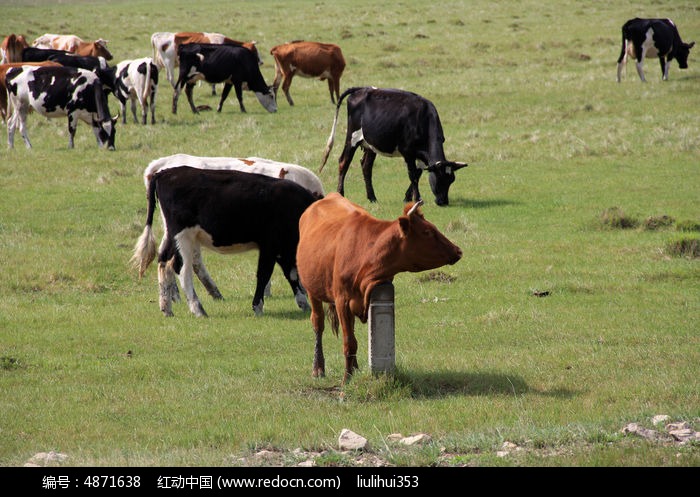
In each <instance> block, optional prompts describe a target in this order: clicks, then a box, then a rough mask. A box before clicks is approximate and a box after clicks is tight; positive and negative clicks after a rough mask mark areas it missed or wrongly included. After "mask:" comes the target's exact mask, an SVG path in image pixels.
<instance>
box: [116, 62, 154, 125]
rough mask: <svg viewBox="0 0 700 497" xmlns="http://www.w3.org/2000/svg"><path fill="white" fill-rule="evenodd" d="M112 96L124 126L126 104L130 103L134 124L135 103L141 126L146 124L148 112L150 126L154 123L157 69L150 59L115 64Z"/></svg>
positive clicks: (135, 120) (135, 118) (136, 120)
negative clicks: (138, 107)
mask: <svg viewBox="0 0 700 497" xmlns="http://www.w3.org/2000/svg"><path fill="white" fill-rule="evenodd" d="M115 72H116V75H115V90H114V96H115V97H117V100H119V105H120V109H121V115H122V122H123V123H124V124H126V103H127V101H131V113H132V114H133V115H134V122H135V123H138V122H139V119H138V117H137V116H136V102H138V104H139V106H140V108H141V124H147V122H148V111H149V110H150V112H151V124H155V123H156V93H157V90H158V68H157V67H156V65H155V64H154V63H153V59H152V58H150V57H143V58H141V59H134V60H123V61H121V62H120V63H118V64H117V67H116V71H115Z"/></svg>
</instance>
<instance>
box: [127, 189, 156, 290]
mask: <svg viewBox="0 0 700 497" xmlns="http://www.w3.org/2000/svg"><path fill="white" fill-rule="evenodd" d="M155 209H156V178H153V179H152V180H151V182H150V184H149V185H148V214H146V226H145V227H144V229H143V233H141V236H140V237H139V239H138V240H137V241H136V245H134V255H132V256H131V260H130V261H129V262H130V263H131V265H132V266H133V267H134V268H136V269H138V270H139V278H141V277H142V276H143V274H144V273H145V272H146V269H147V268H148V265H149V264H150V263H151V262H153V259H155V257H156V238H155V236H154V235H153V214H154V212H155Z"/></svg>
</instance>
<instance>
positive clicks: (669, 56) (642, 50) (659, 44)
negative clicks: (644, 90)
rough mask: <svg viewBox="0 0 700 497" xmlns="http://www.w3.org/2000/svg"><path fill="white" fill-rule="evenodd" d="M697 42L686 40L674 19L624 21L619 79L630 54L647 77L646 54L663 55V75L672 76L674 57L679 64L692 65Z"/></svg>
mask: <svg viewBox="0 0 700 497" xmlns="http://www.w3.org/2000/svg"><path fill="white" fill-rule="evenodd" d="M694 45H695V42H692V43H684V42H683V40H681V35H680V34H678V28H676V25H675V24H674V23H673V21H672V20H671V19H640V18H639V17H635V18H634V19H630V20H629V21H627V22H626V23H625V24H623V25H622V50H621V51H620V57H618V59H617V81H618V83H619V82H620V75H621V74H622V69H623V67H625V64H626V63H627V56H628V55H630V56H632V57H634V58H635V59H636V60H637V73H639V77H640V79H641V80H642V81H646V78H645V77H644V70H643V69H642V63H643V62H644V58H645V57H654V56H658V57H659V62H660V63H661V77H662V79H663V80H664V81H667V80H668V69H669V67H670V66H671V61H672V60H673V59H676V60H677V61H678V67H680V68H681V69H687V68H688V55H689V54H690V49H691V48H693V46H694Z"/></svg>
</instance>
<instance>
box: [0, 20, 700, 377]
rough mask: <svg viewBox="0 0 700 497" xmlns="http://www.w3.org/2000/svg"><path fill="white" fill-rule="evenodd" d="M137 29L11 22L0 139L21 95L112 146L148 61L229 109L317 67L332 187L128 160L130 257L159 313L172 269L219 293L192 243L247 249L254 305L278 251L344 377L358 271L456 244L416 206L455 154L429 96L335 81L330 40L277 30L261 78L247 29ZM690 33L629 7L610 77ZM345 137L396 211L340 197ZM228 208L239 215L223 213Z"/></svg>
mask: <svg viewBox="0 0 700 497" xmlns="http://www.w3.org/2000/svg"><path fill="white" fill-rule="evenodd" d="M151 45H152V48H153V57H143V58H140V59H134V60H124V61H121V62H119V63H117V64H116V65H114V66H110V65H109V64H108V61H111V60H112V59H113V56H112V54H111V53H110V52H109V51H108V49H107V42H106V41H105V40H102V39H98V40H96V41H94V42H85V41H83V40H81V39H80V38H78V37H76V36H59V35H51V34H46V35H44V36H41V37H39V38H37V39H36V40H35V41H34V42H33V44H32V46H29V44H28V43H27V41H26V40H25V39H24V37H23V36H21V35H14V34H13V35H9V36H7V37H6V38H5V39H4V41H3V43H2V47H1V54H0V55H1V56H2V64H1V65H0V114H1V117H2V119H3V120H6V121H7V129H8V146H9V147H10V148H12V147H13V143H14V134H15V130H16V128H17V127H18V126H19V130H20V133H21V135H22V137H23V139H24V142H25V144H26V146H27V147H28V148H31V144H30V141H29V137H28V135H27V127H26V117H27V114H28V112H29V110H30V109H34V110H35V111H36V112H37V113H39V114H41V115H43V116H46V117H49V118H53V117H67V118H68V129H69V147H70V148H73V142H74V136H75V132H76V127H77V122H78V120H82V121H85V122H86V123H88V124H90V125H91V126H92V129H93V132H94V134H95V136H96V139H97V143H98V145H99V146H101V147H107V148H109V149H112V150H113V149H114V148H115V145H114V142H115V130H116V124H117V122H118V119H119V115H121V116H122V123H124V124H125V123H126V120H127V119H126V114H127V112H126V105H127V103H128V102H131V110H132V114H133V118H134V122H136V123H138V122H141V123H142V124H147V122H148V112H149V111H150V114H151V124H155V122H156V119H155V99H156V94H157V91H158V77H159V71H161V70H163V69H164V70H165V72H166V78H167V80H168V82H169V83H170V84H171V85H172V87H173V100H172V112H173V113H177V101H178V97H179V94H180V93H181V91H182V89H183V88H184V89H185V94H186V96H187V99H188V102H189V105H190V108H191V110H192V112H194V113H198V112H199V110H200V109H201V107H198V106H196V105H195V104H194V102H193V96H192V93H193V91H192V90H193V88H194V85H195V84H196V82H197V81H200V80H202V81H205V82H207V83H210V84H211V85H212V92H214V94H215V92H216V88H215V85H216V84H220V83H223V89H222V90H221V97H220V101H219V105H218V109H217V110H218V111H219V112H220V111H221V109H222V106H223V103H224V101H225V100H226V98H227V96H228V94H229V93H230V91H231V89H232V88H234V89H235V91H236V97H237V98H238V102H239V106H240V109H241V111H242V112H246V109H245V106H244V104H243V91H244V90H248V91H252V92H254V93H255V95H256V97H257V98H258V101H259V102H260V104H261V105H262V106H263V107H264V108H265V109H266V110H267V111H269V112H276V110H277V90H278V88H279V86H280V83H281V86H282V90H283V92H284V94H285V97H286V99H287V102H288V103H289V105H290V106H293V105H294V101H293V100H292V97H291V95H290V93H289V88H290V84H291V81H292V78H293V77H294V76H295V75H297V76H300V77H310V78H319V79H321V80H324V79H325V80H327V81H328V89H329V93H330V98H331V102H332V103H333V104H334V105H335V106H336V110H335V118H334V121H333V126H332V130H331V134H330V137H329V139H328V142H327V145H326V149H325V151H324V155H323V161H322V165H321V168H323V165H325V163H326V161H327V159H328V156H329V154H330V151H331V149H332V146H333V142H334V136H335V130H336V125H337V121H338V115H339V112H340V108H341V105H342V102H343V101H344V100H345V99H346V97H347V101H346V104H347V116H348V121H347V122H348V126H347V133H346V138H345V145H344V149H343V151H342V153H341V155H340V158H339V161H338V184H337V191H336V192H331V193H328V194H326V192H325V191H324V189H323V185H322V184H321V181H320V180H319V178H318V177H317V176H316V175H315V174H314V173H313V172H311V171H310V170H308V169H306V168H304V167H302V166H298V165H295V164H287V163H281V162H276V161H271V160H268V159H262V158H258V157H248V158H234V157H196V156H190V155H185V154H176V155H172V156H168V157H162V158H159V159H156V160H154V161H152V162H151V163H150V164H149V165H148V167H147V168H146V169H145V171H144V183H145V186H146V192H147V203H148V205H147V218H146V224H145V227H144V230H143V233H142V235H141V236H140V237H139V239H138V241H137V242H136V245H135V247H134V253H133V257H132V263H133V264H134V266H135V267H137V268H138V271H139V275H140V276H143V274H144V272H145V271H146V269H147V267H148V266H149V265H150V263H151V262H152V261H153V260H155V258H156V256H157V259H158V283H159V306H160V309H161V311H162V312H163V313H164V314H165V315H166V316H172V302H173V301H176V300H178V299H179V298H180V297H179V291H178V286H177V283H176V279H175V275H176V274H177V275H178V277H179V282H180V284H181V286H182V290H183V292H184V294H185V297H186V299H187V303H188V306H189V309H190V311H191V312H192V313H193V314H194V315H196V316H206V315H207V314H206V312H205V311H204V308H203V306H202V304H201V302H200V300H199V298H198V297H197V294H196V292H195V289H194V282H193V279H194V276H195V275H196V276H197V278H198V279H199V280H200V281H201V283H202V284H203V286H204V288H205V289H206V290H207V292H208V293H209V294H210V296H211V297H213V298H215V299H221V298H222V295H221V292H220V291H219V289H218V287H217V286H216V284H215V283H214V281H213V279H212V278H211V276H210V275H209V273H208V271H207V269H206V267H205V266H204V262H203V260H202V255H201V247H202V246H204V247H206V248H207V249H210V250H213V251H216V252H219V253H223V254H231V253H238V252H243V251H247V250H252V249H255V250H257V251H258V253H259V254H258V267H257V272H256V277H257V284H256V288H255V293H254V296H253V301H252V308H253V311H254V313H255V315H257V316H260V315H262V314H263V304H264V297H265V296H266V295H269V291H270V290H269V287H270V285H269V281H270V277H271V275H272V272H273V269H274V266H275V264H278V265H279V266H280V268H281V269H282V271H283V273H284V276H285V278H286V279H287V281H288V282H289V285H290V287H291V289H292V292H293V294H294V298H295V302H296V304H297V306H298V307H299V308H300V309H302V310H309V309H310V310H311V323H312V328H313V330H314V332H315V334H316V345H315V353H314V361H313V375H314V376H319V375H320V376H322V375H324V374H325V364H324V357H323V346H322V334H323V330H324V319H325V312H324V309H323V306H324V304H325V305H327V309H328V316H329V320H330V323H331V327H332V329H333V331H334V332H335V333H336V334H337V333H338V327H339V325H340V326H341V327H342V331H343V347H344V355H345V375H344V379H343V382H345V381H347V380H349V379H350V377H351V375H352V374H353V371H354V370H355V369H357V358H356V353H357V340H356V339H355V335H354V321H355V318H358V319H360V321H361V322H363V323H364V322H366V321H367V317H368V312H369V303H370V298H371V293H372V290H373V289H374V287H375V286H376V285H378V284H380V283H384V282H391V281H393V278H394V276H395V275H396V274H398V273H401V272H419V271H426V270H430V269H435V268H438V267H441V266H444V265H447V264H455V263H456V262H457V261H459V260H460V258H461V257H462V251H461V249H460V248H459V247H457V246H456V245H455V244H453V243H452V242H451V241H450V240H448V239H447V238H446V237H445V236H444V235H443V234H442V233H441V232H440V231H439V230H438V228H437V227H436V226H435V225H433V224H432V223H430V222H429V221H427V220H426V219H425V218H424V216H423V214H422V212H421V208H420V206H421V204H422V202H423V201H422V199H421V195H420V191H419V188H418V183H419V179H420V177H421V174H422V172H423V171H424V170H425V171H427V174H428V178H429V184H430V187H431V190H432V193H433V195H434V197H435V203H436V204H437V205H440V206H447V205H449V196H448V193H449V188H450V185H451V184H452V183H453V182H454V181H455V171H457V170H459V169H461V168H463V167H465V166H466V165H467V164H466V163H463V162H456V161H450V160H447V159H446V157H445V153H444V150H443V143H444V141H445V137H444V134H443V129H442V125H441V122H440V117H439V115H438V112H437V110H436V108H435V106H434V105H433V103H432V102H430V101H429V100H427V99H425V98H423V97H422V96H420V95H417V94H415V93H412V92H408V91H404V90H398V89H381V88H374V87H353V88H349V89H347V90H346V91H344V92H343V93H341V92H340V78H341V76H342V74H343V71H344V69H345V59H344V58H343V54H342V52H341V50H340V48H339V47H338V46H337V45H333V44H327V43H319V42H309V41H293V42H290V43H286V44H283V45H278V46H276V47H274V48H272V50H271V51H270V53H271V55H272V56H273V58H274V60H275V77H274V82H273V84H272V85H267V83H266V82H265V79H264V77H263V75H262V74H261V72H260V65H261V64H262V62H261V58H260V55H259V53H258V51H257V46H256V43H255V42H240V41H236V40H233V39H231V38H228V37H226V36H224V35H222V34H219V33H189V32H182V33H154V34H153V35H152V37H151ZM693 45H694V43H685V42H683V41H682V40H681V37H680V35H679V34H678V30H677V28H676V26H675V24H674V23H673V22H672V21H671V20H670V19H639V18H635V19H632V20H630V21H628V22H626V23H625V24H624V25H623V27H622V49H621V53H620V56H619V59H618V68H617V79H618V81H620V78H621V72H622V69H623V67H624V64H625V62H626V59H627V57H634V58H635V59H636V64H637V71H638V73H639V77H640V79H641V80H642V81H645V76H644V72H643V70H642V63H643V61H644V59H645V58H646V57H653V56H655V55H656V56H658V58H659V61H660V63H661V71H662V78H663V79H664V80H667V79H668V70H669V64H670V61H671V60H673V59H674V58H675V59H676V60H677V61H678V64H679V66H680V67H681V68H687V59H688V55H689V52H690V49H691V48H692V47H693ZM176 67H179V72H178V75H177V78H176V77H175V68H176ZM109 94H112V95H114V96H115V98H116V99H117V100H118V101H119V105H120V113H119V114H118V115H117V116H116V117H112V116H111V114H110V112H109V106H108V101H107V96H108V95H109ZM137 103H138V104H139V106H140V108H141V116H140V119H139V118H138V117H137V112H136V104H137ZM358 147H361V148H362V151H363V157H362V159H361V166H362V174H363V178H364V182H365V188H366V195H367V198H368V199H369V200H370V201H372V202H374V201H376V200H377V199H376V196H375V193H374V188H373V185H372V167H373V163H374V160H375V158H376V156H377V154H380V155H384V156H401V157H403V159H404V162H405V164H406V167H407V170H408V176H409V179H410V184H409V187H408V189H407V190H406V193H405V196H404V202H405V206H404V209H403V213H402V215H400V216H399V217H398V218H397V219H396V220H393V221H384V220H380V219H377V218H374V217H373V216H371V215H370V214H369V213H368V212H367V211H366V210H365V209H363V208H362V207H360V206H359V205H357V204H355V203H353V202H351V201H349V200H347V199H345V197H344V181H345V176H346V173H347V171H348V168H349V166H350V163H351V162H352V159H353V156H354V154H355V152H356V150H357V148H358ZM156 206H158V207H159V210H160V212H161V217H162V220H163V225H164V234H163V238H162V240H161V242H160V246H159V247H158V249H157V250H156V240H155V237H154V234H153V229H152V225H153V217H154V214H155V210H156ZM238 212H246V216H239V215H236V213H238ZM307 299H308V300H307ZM309 302H310V303H309Z"/></svg>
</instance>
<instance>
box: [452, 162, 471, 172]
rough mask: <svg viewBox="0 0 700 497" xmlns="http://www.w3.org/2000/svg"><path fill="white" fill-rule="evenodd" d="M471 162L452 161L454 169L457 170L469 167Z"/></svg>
mask: <svg viewBox="0 0 700 497" xmlns="http://www.w3.org/2000/svg"><path fill="white" fill-rule="evenodd" d="M468 165H469V164H467V163H466V162H453V163H452V170H453V171H456V170H457V169H462V168H463V167H467V166H468Z"/></svg>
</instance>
